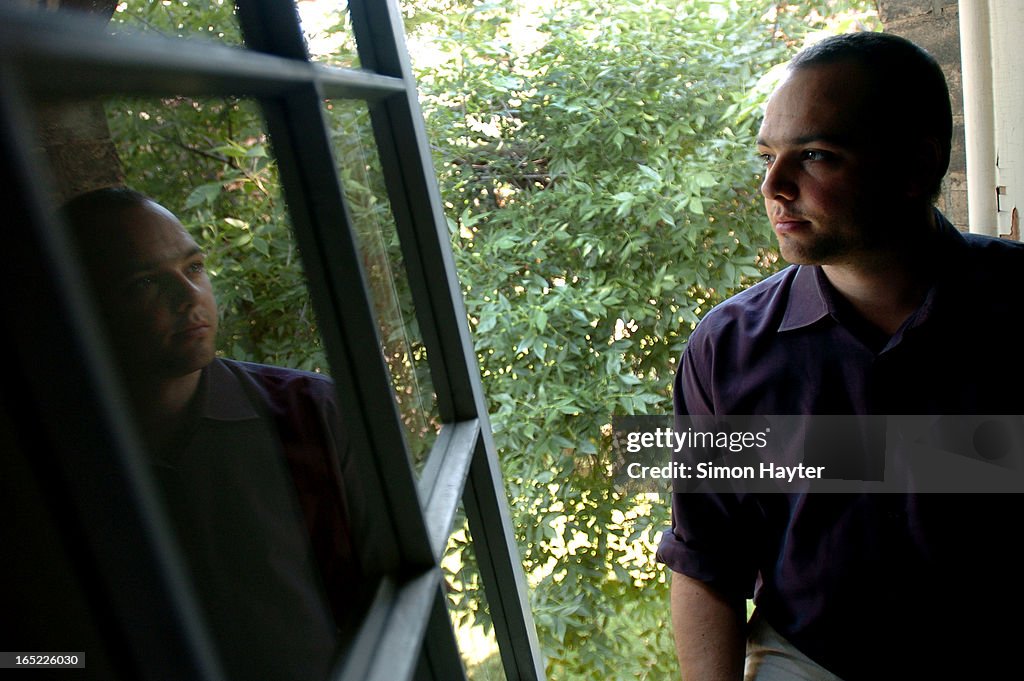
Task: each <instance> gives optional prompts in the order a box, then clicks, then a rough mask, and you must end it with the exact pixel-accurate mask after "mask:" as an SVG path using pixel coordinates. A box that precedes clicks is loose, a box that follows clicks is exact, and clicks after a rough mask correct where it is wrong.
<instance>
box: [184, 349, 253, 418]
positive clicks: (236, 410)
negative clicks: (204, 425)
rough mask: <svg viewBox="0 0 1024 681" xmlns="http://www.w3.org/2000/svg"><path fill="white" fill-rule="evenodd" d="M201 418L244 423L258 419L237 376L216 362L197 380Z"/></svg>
mask: <svg viewBox="0 0 1024 681" xmlns="http://www.w3.org/2000/svg"><path fill="white" fill-rule="evenodd" d="M199 385H200V388H199V389H200V398H201V400H202V401H201V402H200V404H201V405H202V412H201V414H200V416H202V418H205V419H212V420H214V421H247V420H249V419H255V418H259V414H258V413H257V412H256V408H255V407H254V406H253V404H252V400H251V399H250V398H249V394H248V393H247V392H246V390H245V388H244V387H243V386H242V383H241V381H239V379H238V376H236V375H235V374H234V372H232V371H231V369H230V368H228V366H227V365H226V364H225V363H224V362H222V361H221V360H219V359H215V360H213V361H212V362H210V364H208V365H207V366H206V368H204V369H203V374H202V378H201V379H200V384H199Z"/></svg>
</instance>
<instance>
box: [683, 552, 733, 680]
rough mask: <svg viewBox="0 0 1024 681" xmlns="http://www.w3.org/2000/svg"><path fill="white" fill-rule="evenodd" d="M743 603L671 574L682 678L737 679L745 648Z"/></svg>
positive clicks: (703, 584) (688, 578)
mask: <svg viewBox="0 0 1024 681" xmlns="http://www.w3.org/2000/svg"><path fill="white" fill-rule="evenodd" d="M743 615H744V610H743V602H742V601H737V602H735V603H733V602H730V601H729V600H727V599H726V598H724V597H723V596H722V595H721V594H719V593H718V592H717V591H715V590H714V589H712V588H710V587H709V586H708V585H706V584H705V583H704V582H701V581H699V580H696V579H693V578H692V577H687V576H686V575H682V574H679V573H678V572H673V573H672V630H673V633H674V635H675V641H676V655H677V657H678V658H679V669H680V671H681V673H682V679H683V681H741V679H742V678H743V658H744V653H745V649H746V639H745V636H744V633H743V629H744V621H743V620H744V617H743Z"/></svg>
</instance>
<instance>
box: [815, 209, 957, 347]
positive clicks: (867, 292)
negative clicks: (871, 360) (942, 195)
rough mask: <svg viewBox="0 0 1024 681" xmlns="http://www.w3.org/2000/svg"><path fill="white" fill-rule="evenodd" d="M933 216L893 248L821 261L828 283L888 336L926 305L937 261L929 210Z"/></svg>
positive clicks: (932, 220) (933, 219)
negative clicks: (909, 237) (844, 259)
mask: <svg viewBox="0 0 1024 681" xmlns="http://www.w3.org/2000/svg"><path fill="white" fill-rule="evenodd" d="M928 217H929V220H928V222H927V223H919V224H922V227H920V228H919V229H916V230H913V229H909V230H907V231H906V232H904V233H907V234H916V235H917V237H916V238H911V239H906V240H904V241H902V242H900V243H899V244H898V245H895V246H894V247H893V248H891V249H887V250H884V251H879V252H875V253H870V254H863V255H861V256H860V257H857V258H850V259H849V260H847V261H844V262H840V263H835V264H829V265H823V266H822V270H823V271H824V272H825V276H826V277H827V278H828V280H829V283H831V284H832V286H833V287H834V288H835V289H836V291H838V292H839V294H840V295H842V296H843V298H845V299H846V301H847V302H849V303H850V305H851V306H852V307H853V309H854V311H855V312H856V313H857V314H858V315H860V316H861V317H862V318H863V319H864V320H865V321H866V322H867V323H869V324H870V325H871V326H873V327H875V328H876V329H878V330H879V331H881V332H883V333H885V334H887V335H889V336H892V335H893V334H895V333H896V331H898V330H899V328H900V327H901V326H902V325H903V323H904V322H906V320H907V318H909V317H910V315H912V314H913V313H914V311H915V310H917V308H918V307H920V306H921V303H922V302H924V299H925V296H926V295H927V293H928V289H929V288H930V287H931V285H932V281H933V276H934V263H932V262H931V260H932V258H931V253H932V248H931V246H932V244H931V243H930V241H929V235H934V233H935V230H936V229H937V225H936V223H935V217H934V213H932V212H931V210H930V209H929V213H928ZM897 228H901V229H906V227H904V226H900V227H897Z"/></svg>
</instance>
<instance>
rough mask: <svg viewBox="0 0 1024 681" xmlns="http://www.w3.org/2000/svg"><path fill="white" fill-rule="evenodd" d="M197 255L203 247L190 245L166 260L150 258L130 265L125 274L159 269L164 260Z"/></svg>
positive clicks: (171, 260) (137, 273)
mask: <svg viewBox="0 0 1024 681" xmlns="http://www.w3.org/2000/svg"><path fill="white" fill-rule="evenodd" d="M197 255H203V249H201V248H200V247H199V246H198V245H196V246H192V247H191V248H189V249H188V250H187V251H184V252H182V254H181V255H180V256H177V257H175V258H169V259H167V260H151V261H149V262H143V263H139V264H138V265H136V266H134V267H132V268H131V270H129V272H128V273H127V275H126V276H127V277H136V276H138V275H140V274H144V273H146V272H152V271H153V270H157V269H160V266H161V265H162V264H164V263H165V262H180V261H182V260H191V259H192V258H194V257H196V256H197Z"/></svg>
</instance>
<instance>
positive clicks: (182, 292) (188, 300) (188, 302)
mask: <svg viewBox="0 0 1024 681" xmlns="http://www.w3.org/2000/svg"><path fill="white" fill-rule="evenodd" d="M201 294H202V289H201V288H200V287H199V285H198V284H197V283H196V282H194V281H192V280H191V279H189V278H188V277H186V276H185V275H183V274H179V275H177V276H176V277H174V279H173V281H172V282H171V284H170V291H169V294H168V297H169V298H170V301H171V306H172V307H173V308H174V309H175V310H187V309H188V308H190V307H192V306H193V305H195V304H196V302H197V301H198V300H199V296H200V295H201Z"/></svg>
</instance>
